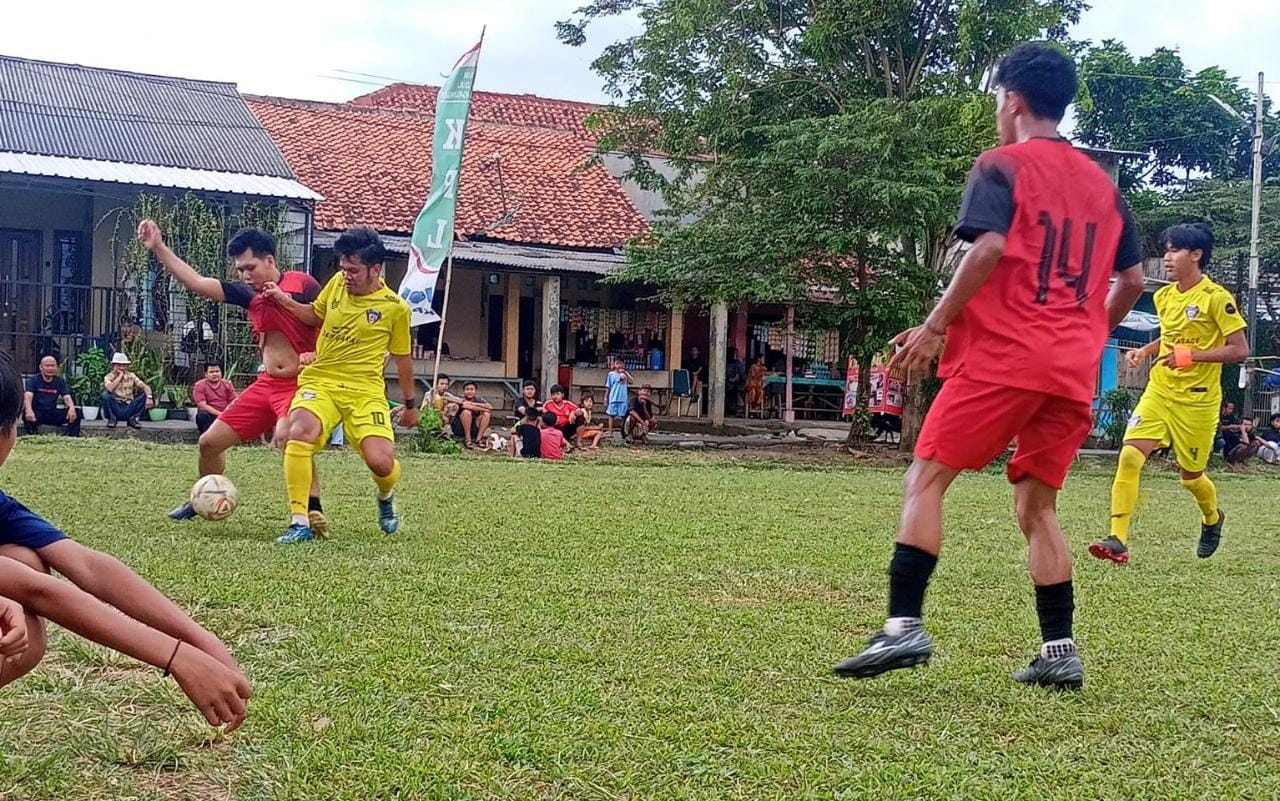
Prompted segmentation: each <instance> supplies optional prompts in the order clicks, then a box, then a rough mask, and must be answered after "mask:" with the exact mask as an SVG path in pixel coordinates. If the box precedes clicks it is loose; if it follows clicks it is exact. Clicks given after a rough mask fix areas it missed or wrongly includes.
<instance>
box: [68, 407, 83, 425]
mask: <svg viewBox="0 0 1280 801" xmlns="http://www.w3.org/2000/svg"><path fill="white" fill-rule="evenodd" d="M79 416H80V415H78V414H76V407H74V406H68V407H67V422H68V423H74V422H75V421H76V418H77V417H79Z"/></svg>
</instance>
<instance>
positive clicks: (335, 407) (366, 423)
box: [264, 228, 418, 545]
mask: <svg viewBox="0 0 1280 801" xmlns="http://www.w3.org/2000/svg"><path fill="white" fill-rule="evenodd" d="M333 252H334V253H335V254H336V255H337V256H338V263H339V267H340V268H341V269H340V271H339V272H338V274H337V275H335V276H334V277H333V278H332V279H331V280H330V281H329V283H328V284H327V285H325V288H324V289H323V290H322V291H321V292H320V295H319V297H317V298H316V299H315V301H314V302H313V303H310V304H306V303H300V302H298V301H296V300H294V299H293V298H291V297H290V296H289V295H287V294H285V293H284V292H281V291H280V290H279V288H278V287H274V286H271V287H268V288H267V289H266V290H264V291H265V293H266V294H267V296H268V297H269V298H270V299H271V300H273V301H274V302H276V303H278V304H280V305H281V306H282V307H283V308H285V309H287V310H288V311H289V312H290V313H291V314H293V315H294V316H295V317H297V318H298V319H299V320H301V321H302V322H304V323H306V324H308V325H312V326H316V327H318V328H319V329H320V339H319V341H318V342H317V344H316V356H315V361H314V362H312V364H311V365H310V366H308V367H307V368H306V369H305V370H303V371H302V373H301V374H300V375H299V376H298V393H297V395H295V396H294V398H293V405H292V406H291V407H290V410H289V444H288V445H287V446H286V447H285V451H284V479H285V485H286V486H287V488H288V491H289V512H290V514H291V515H292V516H293V519H292V522H291V523H290V525H289V529H288V530H287V531H286V532H285V533H284V535H282V536H281V537H280V538H279V539H277V540H276V542H279V543H281V544H282V545H290V544H293V543H298V542H308V541H310V540H312V539H314V534H313V532H312V531H311V527H310V525H309V524H308V522H307V491H308V489H309V488H310V486H311V471H312V464H311V455H312V453H313V452H314V451H315V448H316V447H317V446H318V445H319V443H321V442H325V441H327V440H328V437H329V435H330V434H331V433H332V431H333V429H334V427H335V426H337V425H338V423H342V430H343V433H344V435H345V436H346V439H347V441H348V442H350V443H351V445H352V447H354V448H355V449H356V450H358V451H359V452H360V454H361V455H362V456H363V457H364V462H365V464H367V465H368V466H369V469H370V470H371V471H372V472H373V480H374V482H375V483H376V484H377V485H378V524H379V525H380V526H381V528H382V530H383V531H384V532H386V533H387V534H394V533H396V531H398V530H399V528H400V521H399V519H398V518H397V517H396V511H395V503H394V493H395V486H396V482H398V481H399V480H400V462H399V461H398V460H397V459H396V453H395V432H394V430H393V429H392V426H391V414H390V408H389V405H388V403H387V392H386V385H385V382H384V381H383V370H384V367H385V364H386V357H387V354H388V353H389V354H391V356H392V358H394V359H395V361H396V372H397V373H398V375H399V379H400V390H401V392H402V393H403V395H404V406H405V409H404V413H403V414H402V415H401V418H400V421H401V423H402V424H403V425H405V426H408V427H411V428H412V427H414V426H417V424H418V412H417V411H416V409H415V407H414V400H415V397H416V387H415V385H414V377H413V360H412V359H411V358H410V356H409V348H410V335H409V321H410V312H409V305H408V304H407V303H405V302H404V300H402V299H401V298H400V296H399V295H397V294H396V293H395V292H392V291H391V290H390V289H388V288H387V285H386V284H385V283H383V280H382V268H383V262H384V261H385V260H386V249H385V248H384V247H383V245H382V239H381V238H380V237H379V236H378V232H377V231H374V230H373V229H372V228H352V229H351V230H349V231H347V232H346V233H344V234H343V235H342V236H340V237H338V240H337V241H336V242H334V244H333Z"/></svg>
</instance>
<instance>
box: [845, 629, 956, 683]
mask: <svg viewBox="0 0 1280 801" xmlns="http://www.w3.org/2000/svg"><path fill="white" fill-rule="evenodd" d="M931 656H933V639H932V638H931V637H930V636H929V635H928V634H926V633H925V631H924V629H913V630H911V631H908V632H905V633H903V634H899V635H896V636H893V635H889V634H885V633H884V631H883V630H881V631H879V632H876V635H875V636H874V637H872V638H871V642H870V643H868V644H867V647H866V648H865V649H863V651H862V653H860V654H858V655H857V656H851V657H849V658H848V659H845V660H842V661H841V662H840V663H839V664H837V665H836V666H835V674H836V675H837V676H839V677H840V678H842V679H869V678H871V677H873V676H879V675H880V674H881V673H885V672H887V671H890V670H900V669H902V668H909V667H915V666H916V665H923V664H926V663H928V661H929V657H931Z"/></svg>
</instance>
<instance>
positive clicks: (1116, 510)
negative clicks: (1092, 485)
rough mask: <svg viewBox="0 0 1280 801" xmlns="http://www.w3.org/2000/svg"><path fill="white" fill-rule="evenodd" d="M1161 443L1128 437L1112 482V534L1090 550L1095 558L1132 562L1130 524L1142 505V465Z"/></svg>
mask: <svg viewBox="0 0 1280 801" xmlns="http://www.w3.org/2000/svg"><path fill="white" fill-rule="evenodd" d="M1159 444H1160V443H1159V442H1157V441H1156V440H1153V439H1132V440H1125V443H1124V446H1123V447H1122V448H1121V449H1120V458H1119V461H1118V463H1117V465H1116V478H1115V481H1114V482H1113V483H1112V484H1111V534H1110V536H1108V537H1107V538H1106V539H1104V540H1101V541H1099V542H1095V543H1093V544H1092V545H1090V546H1089V553H1090V554H1092V555H1093V556H1094V557H1096V558H1098V559H1109V560H1111V561H1112V562H1115V563H1116V564H1119V565H1124V564H1128V563H1129V526H1130V525H1131V524H1132V522H1133V510H1134V509H1135V508H1137V505H1138V486H1139V482H1140V481H1141V478H1142V468H1143V466H1144V465H1145V464H1146V463H1147V459H1148V458H1149V457H1150V456H1151V452H1152V451H1154V450H1155V449H1156V446H1158V445H1159Z"/></svg>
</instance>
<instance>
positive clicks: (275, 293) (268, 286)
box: [260, 281, 285, 303]
mask: <svg viewBox="0 0 1280 801" xmlns="http://www.w3.org/2000/svg"><path fill="white" fill-rule="evenodd" d="M260 291H261V292H262V295H263V297H265V298H266V299H267V300H269V301H271V302H272V303H280V302H282V301H283V300H284V299H285V294H284V290H282V289H281V288H280V287H279V285H277V284H276V283H275V282H274V281H268V282H266V283H265V284H263V285H262V289H261V290H260Z"/></svg>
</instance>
